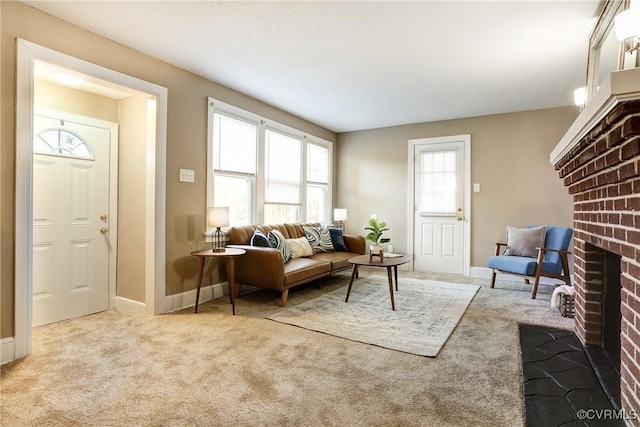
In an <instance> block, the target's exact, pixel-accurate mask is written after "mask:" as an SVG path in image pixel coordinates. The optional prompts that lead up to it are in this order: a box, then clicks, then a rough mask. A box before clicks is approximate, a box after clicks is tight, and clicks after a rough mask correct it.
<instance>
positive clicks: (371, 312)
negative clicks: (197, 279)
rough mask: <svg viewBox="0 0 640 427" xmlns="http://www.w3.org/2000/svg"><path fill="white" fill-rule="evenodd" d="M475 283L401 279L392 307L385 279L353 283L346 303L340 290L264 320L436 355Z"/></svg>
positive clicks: (375, 278)
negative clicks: (393, 306) (392, 307)
mask: <svg viewBox="0 0 640 427" xmlns="http://www.w3.org/2000/svg"><path fill="white" fill-rule="evenodd" d="M478 289H479V286H476V285H462V284H457V283H447V282H440V281H434V280H419V279H410V278H403V279H402V280H401V281H399V287H398V291H395V292H394V299H395V307H396V309H395V310H391V299H390V295H389V282H388V279H387V278H386V277H382V276H370V277H367V278H364V279H358V280H356V281H355V282H354V285H353V288H352V290H351V294H350V296H349V302H345V297H346V289H344V288H340V289H336V290H335V291H332V292H328V293H326V294H324V295H322V296H319V297H317V298H313V299H311V300H309V301H306V302H304V303H302V304H298V305H292V304H290V307H289V308H288V309H287V310H285V311H282V312H280V313H276V314H273V315H271V316H269V317H267V318H268V319H271V320H275V321H276V322H280V323H286V324H288V325H294V326H299V327H301V328H305V329H310V330H312V331H317V332H323V333H325V334H329V335H334V336H337V337H340V338H346V339H349V340H352V341H358V342H362V343H366V344H373V345H377V346H380V347H384V348H389V349H391V350H398V351H404V352H406V353H411V354H416V355H419V356H429V357H435V356H437V355H438V352H439V351H440V349H441V348H442V346H443V345H444V343H445V342H446V341H447V339H448V338H449V335H451V333H452V332H453V330H454V328H455V327H456V325H457V324H458V322H459V321H460V319H461V318H462V315H463V314H464V312H465V310H466V309H467V306H468V305H469V303H470V302H471V300H472V299H473V297H474V295H475V294H476V292H477V291H478Z"/></svg>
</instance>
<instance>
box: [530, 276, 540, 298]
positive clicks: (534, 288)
mask: <svg viewBox="0 0 640 427" xmlns="http://www.w3.org/2000/svg"><path fill="white" fill-rule="evenodd" d="M538 282H540V276H536V280H534V282H533V289H531V299H536V293H538Z"/></svg>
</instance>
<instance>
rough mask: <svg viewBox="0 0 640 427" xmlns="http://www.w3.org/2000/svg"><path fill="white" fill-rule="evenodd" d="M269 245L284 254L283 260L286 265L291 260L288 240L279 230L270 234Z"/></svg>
mask: <svg viewBox="0 0 640 427" xmlns="http://www.w3.org/2000/svg"><path fill="white" fill-rule="evenodd" d="M268 237H269V243H270V244H271V247H272V248H276V249H277V250H279V251H280V253H281V254H282V259H283V260H284V262H285V263H286V262H287V261H289V260H290V259H291V249H290V248H289V244H287V239H286V238H285V237H284V235H283V234H282V233H281V232H279V231H278V230H271V231H270V232H269V236H268Z"/></svg>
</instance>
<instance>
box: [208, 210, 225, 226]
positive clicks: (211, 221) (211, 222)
mask: <svg viewBox="0 0 640 427" xmlns="http://www.w3.org/2000/svg"><path fill="white" fill-rule="evenodd" d="M228 225H229V208H228V207H219V206H216V207H212V208H211V207H210V208H207V227H227V226H228Z"/></svg>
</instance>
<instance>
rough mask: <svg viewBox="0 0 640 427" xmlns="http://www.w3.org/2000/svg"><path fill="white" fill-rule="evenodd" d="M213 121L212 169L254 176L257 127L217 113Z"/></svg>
mask: <svg viewBox="0 0 640 427" xmlns="http://www.w3.org/2000/svg"><path fill="white" fill-rule="evenodd" d="M213 121H214V124H213V164H214V168H215V169H222V170H225V171H233V172H243V173H250V174H255V173H256V141H257V139H258V127H257V126H256V125H254V124H252V123H247V122H243V121H240V120H236V119H234V118H232V117H228V116H223V115H222V114H217V113H216V114H214V116H213Z"/></svg>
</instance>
